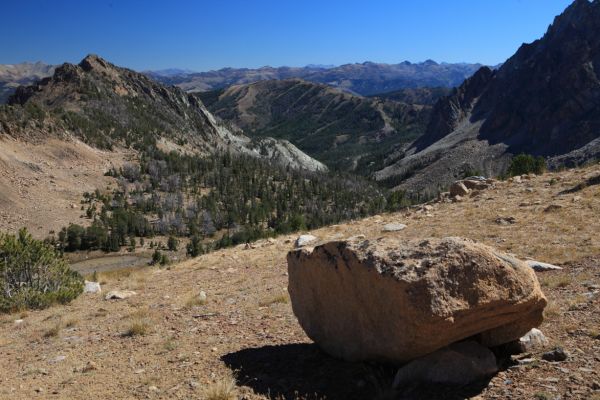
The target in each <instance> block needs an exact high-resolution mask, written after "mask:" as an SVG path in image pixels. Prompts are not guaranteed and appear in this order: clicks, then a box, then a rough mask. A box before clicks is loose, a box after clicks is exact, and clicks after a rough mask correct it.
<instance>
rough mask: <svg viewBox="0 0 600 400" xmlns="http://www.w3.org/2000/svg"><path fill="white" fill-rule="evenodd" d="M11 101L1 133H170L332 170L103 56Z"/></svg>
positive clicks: (197, 146) (124, 141)
mask: <svg viewBox="0 0 600 400" xmlns="http://www.w3.org/2000/svg"><path fill="white" fill-rule="evenodd" d="M8 103H9V104H8V105H6V106H3V107H2V108H1V109H0V117H1V118H0V122H1V123H0V133H8V134H11V135H12V136H26V137H30V138H36V137H37V138H43V137H44V136H46V135H47V134H48V133H52V134H53V135H62V136H65V135H66V136H68V135H69V134H74V135H76V136H78V137H79V138H81V139H83V140H84V141H86V142H87V143H89V144H92V145H93V146H95V147H98V148H111V147H112V146H114V145H119V146H125V147H129V146H134V147H137V148H143V147H144V146H147V145H150V144H155V143H156V142H157V140H158V139H160V138H163V139H167V140H168V141H170V142H172V143H174V144H178V145H189V147H190V149H191V150H192V151H196V152H200V153H207V152H214V151H232V152H234V153H240V154H247V155H252V156H255V157H259V158H268V159H270V160H273V161H276V162H280V163H283V164H287V165H291V166H293V167H295V168H306V169H309V170H319V169H320V170H324V169H325V167H324V166H323V165H322V164H321V163H319V162H318V161H316V160H312V159H310V158H309V157H307V156H306V155H304V154H303V153H302V152H300V151H299V150H297V149H295V148H294V146H293V145H291V144H290V143H287V142H283V141H275V140H273V139H268V138H265V139H261V140H255V141H253V140H251V139H250V138H248V137H246V136H245V135H243V133H242V132H240V131H232V130H230V129H229V128H228V127H226V126H224V125H223V124H221V123H219V122H218V121H217V120H216V119H215V118H214V116H213V115H212V114H211V113H210V112H209V111H208V110H207V109H206V108H205V107H204V105H203V104H202V102H201V101H200V100H199V99H198V98H196V97H194V96H192V95H189V94H187V93H185V92H184V91H182V90H181V89H178V88H174V87H171V88H168V87H165V86H163V85H161V84H159V83H157V82H155V81H153V80H151V79H150V78H148V77H146V76H145V75H143V74H140V73H137V72H135V71H132V70H130V69H126V68H122V67H117V66H115V65H113V64H111V63H109V62H107V61H106V60H104V59H102V58H100V57H98V56H96V55H88V56H87V57H85V58H84V59H83V60H82V61H81V62H80V63H79V64H77V65H74V64H68V63H65V64H63V65H61V66H59V67H57V68H56V69H55V71H54V75H53V76H52V77H47V78H44V79H42V80H40V81H38V82H36V83H34V84H33V85H30V86H21V87H19V88H17V90H16V91H15V93H14V94H13V95H12V96H11V97H10V98H9V101H8Z"/></svg>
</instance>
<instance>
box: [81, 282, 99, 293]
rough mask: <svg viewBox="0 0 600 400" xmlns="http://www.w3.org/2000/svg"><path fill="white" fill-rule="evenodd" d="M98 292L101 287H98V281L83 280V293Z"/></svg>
mask: <svg viewBox="0 0 600 400" xmlns="http://www.w3.org/2000/svg"><path fill="white" fill-rule="evenodd" d="M100 292H102V288H101V287H100V283H99V282H90V281H85V287H84V288H83V293H100Z"/></svg>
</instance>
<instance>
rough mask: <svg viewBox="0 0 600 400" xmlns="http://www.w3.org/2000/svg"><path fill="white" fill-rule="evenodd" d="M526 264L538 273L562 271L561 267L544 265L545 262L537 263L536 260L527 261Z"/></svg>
mask: <svg viewBox="0 0 600 400" xmlns="http://www.w3.org/2000/svg"><path fill="white" fill-rule="evenodd" d="M525 262H526V263H527V265H529V266H530V267H531V268H533V269H534V270H535V271H537V272H543V271H560V270H561V269H562V268H561V267H558V266H556V265H552V264H547V263H543V262H540V261H535V260H526V261H525Z"/></svg>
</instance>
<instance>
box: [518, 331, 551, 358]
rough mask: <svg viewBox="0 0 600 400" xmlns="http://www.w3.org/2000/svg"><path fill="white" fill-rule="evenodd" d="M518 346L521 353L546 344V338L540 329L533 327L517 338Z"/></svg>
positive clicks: (540, 347) (537, 348)
mask: <svg viewBox="0 0 600 400" xmlns="http://www.w3.org/2000/svg"><path fill="white" fill-rule="evenodd" d="M518 346H519V351H520V352H521V353H527V352H530V351H534V350H539V349H542V348H544V347H546V346H548V339H546V336H545V335H544V334H543V333H542V331H540V330H539V329H537V328H533V329H532V330H530V331H529V332H527V333H526V334H525V335H523V337H521V338H520V339H519V341H518Z"/></svg>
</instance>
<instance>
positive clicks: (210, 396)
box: [203, 374, 237, 400]
mask: <svg viewBox="0 0 600 400" xmlns="http://www.w3.org/2000/svg"><path fill="white" fill-rule="evenodd" d="M236 391H237V390H236V381H235V377H234V375H233V374H229V375H226V376H224V377H222V378H220V379H218V380H217V381H215V382H214V383H212V384H210V385H208V387H207V388H206V389H205V391H204V396H203V398H204V399H206V400H235V399H236V398H237V396H236Z"/></svg>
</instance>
